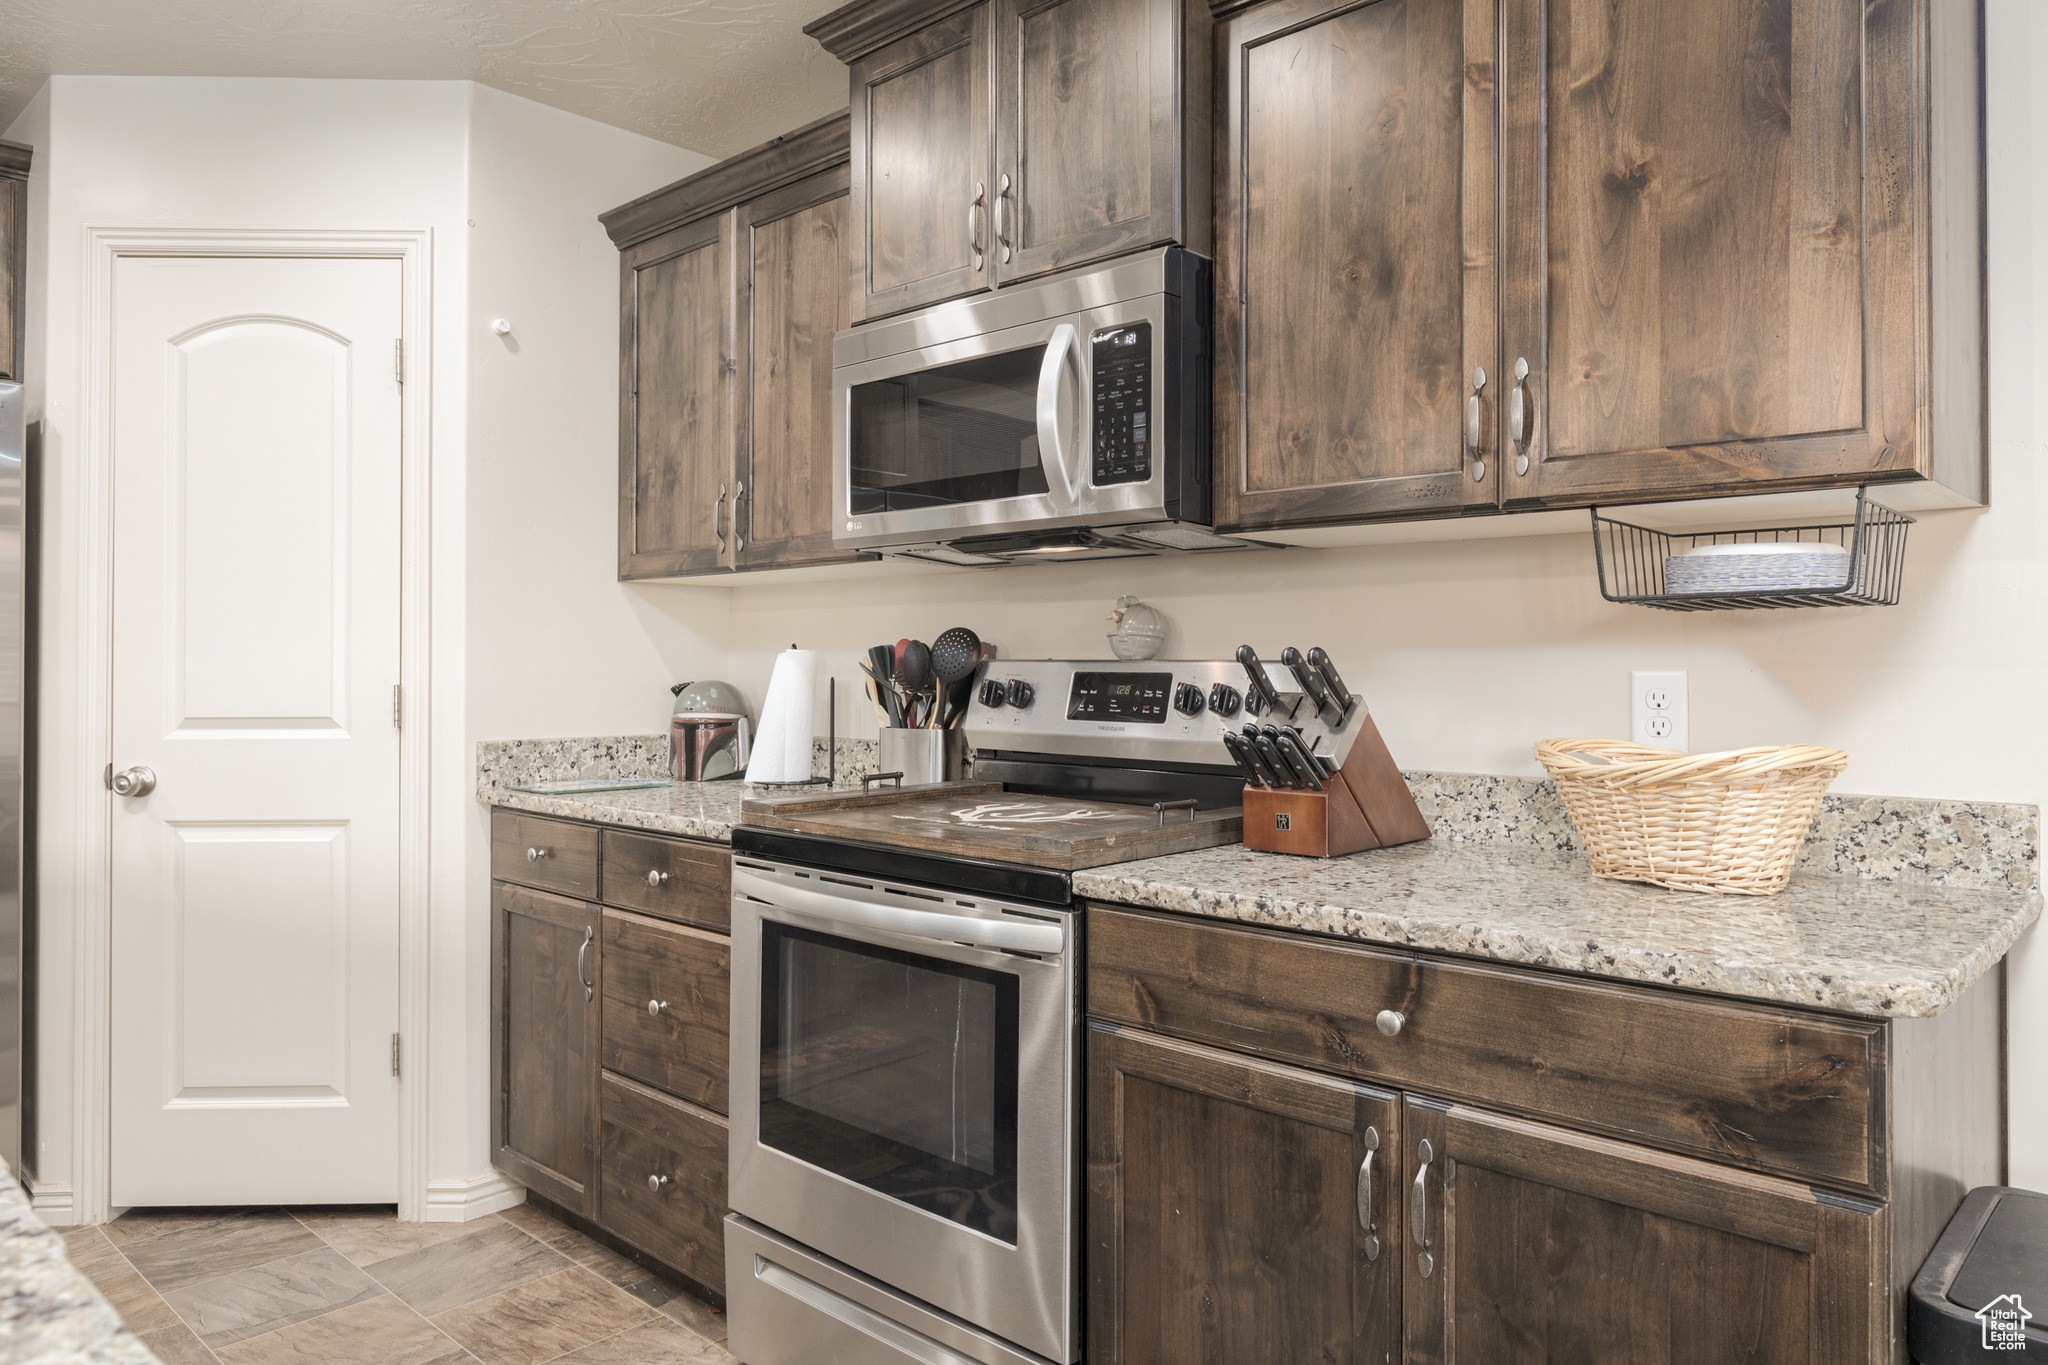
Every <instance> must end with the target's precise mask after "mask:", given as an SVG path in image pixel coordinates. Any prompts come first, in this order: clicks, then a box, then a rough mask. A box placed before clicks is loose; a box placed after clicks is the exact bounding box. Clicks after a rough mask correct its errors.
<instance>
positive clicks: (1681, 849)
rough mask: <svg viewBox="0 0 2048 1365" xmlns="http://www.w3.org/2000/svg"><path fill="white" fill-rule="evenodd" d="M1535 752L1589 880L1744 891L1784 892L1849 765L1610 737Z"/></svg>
mask: <svg viewBox="0 0 2048 1365" xmlns="http://www.w3.org/2000/svg"><path fill="white" fill-rule="evenodd" d="M1536 757H1537V759H1538V760H1540V761H1541V762H1542V764H1543V766H1544V767H1545V768H1548V769H1549V770H1550V775H1551V777H1553V778H1555V779H1556V781H1557V792H1558V795H1559V796H1562V797H1563V798H1564V808H1565V810H1566V811H1567V812H1569V813H1570V815H1571V818H1572V824H1573V825H1575V826H1577V828H1578V831H1579V837H1580V838H1582V839H1584V840H1585V841H1586V848H1587V851H1588V852H1589V853H1591V855H1592V858H1593V875H1594V876H1596V877H1612V878H1614V879H1616V880H1619V881H1631V882H1650V883H1652V884H1653V885H1656V886H1668V887H1671V888H1673V889H1674V890H1679V891H1711V892H1718V893H1732V894H1735V895H1742V896H1769V895H1775V894H1776V893H1777V892H1779V891H1782V890H1784V889H1785V883H1786V882H1787V881H1789V880H1790V879H1791V876H1792V862H1793V860H1794V859H1795V858H1797V857H1798V856H1799V845H1800V843H1801V842H1802V841H1803V840H1804V839H1805V838H1806V832H1807V830H1808V829H1809V828H1810V827H1811V826H1812V824H1813V816H1814V812H1815V811H1817V810H1819V809H1820V799H1821V797H1822V795H1823V794H1825V793H1826V791H1827V789H1828V784H1829V783H1831V782H1833V781H1834V780H1835V778H1836V777H1837V776H1838V775H1839V774H1840V773H1841V771H1842V769H1843V768H1845V767H1847V766H1848V763H1849V756H1848V755H1847V754H1845V753H1843V752H1842V751H1841V750H1840V749H1817V748H1815V747H1813V746H1812V745H1809V744H1791V745H1784V746H1771V747H1766V748H1760V749H1733V750H1730V751H1729V752H1727V753H1720V754H1681V753H1678V752H1676V751H1674V750H1671V749H1652V748H1649V747H1647V746H1645V745H1641V744H1624V743H1623V742H1621V741H1620V740H1614V739H1546V740H1543V741H1542V742H1541V743H1539V744H1537V746H1536Z"/></svg>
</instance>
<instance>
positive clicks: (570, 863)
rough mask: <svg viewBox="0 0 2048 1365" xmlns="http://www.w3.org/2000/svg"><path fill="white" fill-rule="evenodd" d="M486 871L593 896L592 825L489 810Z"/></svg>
mask: <svg viewBox="0 0 2048 1365" xmlns="http://www.w3.org/2000/svg"><path fill="white" fill-rule="evenodd" d="M491 876H492V877H493V878H495V879H497V880H498V881H501V882H517V883H519V884H520V885H521V886H537V887H539V888H540V889H541V890H543V891H559V892H561V893H562V894H563V895H565V896H574V897H576V898H577V899H578V900H586V901H594V900H596V899H597V827H596V826H595V825H578V824H572V823H571V822H569V821H567V820H550V819H548V818H547V817H546V816H545V815H527V814H525V813H524V812H522V811H514V810H506V809H504V808H503V807H499V808H498V809H495V810H493V811H492V812H491Z"/></svg>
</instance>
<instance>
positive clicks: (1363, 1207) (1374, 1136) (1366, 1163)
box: [1358, 1128, 1380, 1261]
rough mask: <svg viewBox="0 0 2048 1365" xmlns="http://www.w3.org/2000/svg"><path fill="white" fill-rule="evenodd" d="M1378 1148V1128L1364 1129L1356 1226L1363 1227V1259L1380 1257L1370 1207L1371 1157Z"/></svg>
mask: <svg viewBox="0 0 2048 1365" xmlns="http://www.w3.org/2000/svg"><path fill="white" fill-rule="evenodd" d="M1379 1149H1380V1130H1379V1129H1377V1128H1368V1129H1366V1130H1365V1160H1363V1161H1361V1162H1359V1163H1358V1226H1360V1227H1362V1228H1364V1229H1365V1259H1366V1260H1368V1261H1377V1260H1378V1259H1379V1258H1380V1224H1379V1219H1377V1218H1375V1217H1374V1216H1373V1208H1372V1159H1373V1156H1374V1154H1375V1153H1377V1152H1378V1151H1379Z"/></svg>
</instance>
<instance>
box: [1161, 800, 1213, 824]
mask: <svg viewBox="0 0 2048 1365" xmlns="http://www.w3.org/2000/svg"><path fill="white" fill-rule="evenodd" d="M1201 804H1202V803H1201V802H1200V801H1197V800H1196V799H1195V798H1194V797H1192V796H1190V797H1189V798H1188V799H1187V800H1185V801H1154V802H1153V803H1152V809H1153V811H1154V812H1156V813H1157V814H1158V816H1159V828H1161V829H1165V828H1166V812H1168V811H1170V810H1184V811H1186V812H1187V813H1188V823H1189V824H1191V825H1192V824H1193V823H1195V808H1196V807H1197V806H1200V805H1201Z"/></svg>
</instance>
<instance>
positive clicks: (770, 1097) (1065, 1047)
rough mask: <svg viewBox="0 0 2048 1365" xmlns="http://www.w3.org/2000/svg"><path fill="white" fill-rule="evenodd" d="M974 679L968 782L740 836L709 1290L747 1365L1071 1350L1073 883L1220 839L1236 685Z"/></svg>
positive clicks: (1024, 1363)
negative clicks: (722, 1160)
mask: <svg viewBox="0 0 2048 1365" xmlns="http://www.w3.org/2000/svg"><path fill="white" fill-rule="evenodd" d="M988 670H989V672H988V676H986V677H985V678H984V679H983V680H982V681H981V685H980V687H979V688H978V689H977V694H976V700H975V702H974V704H973V706H972V708H971V709H970V711H969V713H968V716H967V720H966V726H967V731H968V739H969V742H970V743H971V744H972V745H973V747H974V750H975V755H976V757H975V766H974V771H975V778H976V780H975V781H973V782H966V783H952V784H947V785H945V786H939V787H922V788H904V789H891V788H889V787H888V786H886V785H884V786H881V787H878V788H876V789H875V790H873V791H871V792H870V793H868V794H865V795H863V794H856V793H846V792H839V793H828V794H825V795H822V796H820V795H806V796H792V797H778V798H767V799H763V800H760V801H750V802H748V803H746V806H745V808H744V813H743V815H742V819H741V824H740V827H739V828H738V829H737V830H735V831H734V835H733V878H732V890H733V917H732V932H733V964H732V966H733V977H732V987H733V995H732V1076H733V1095H732V1152H731V1173H730V1186H729V1189H730V1201H731V1206H732V1210H733V1211H732V1213H731V1215H730V1216H729V1217H728V1218H727V1220H726V1265H727V1268H728V1269H727V1283H726V1293H727V1299H728V1312H729V1317H728V1323H729V1327H728V1333H729V1338H728V1348H729V1349H730V1350H731V1351H732V1352H733V1353H734V1354H735V1355H737V1356H738V1357H739V1358H740V1359H741V1360H742V1361H744V1362H746V1365H826V1363H827V1362H830V1363H831V1365H908V1363H909V1362H921V1363H922V1365H966V1363H967V1362H981V1365H1044V1363H1045V1362H1053V1363H1054V1365H1070V1363H1071V1362H1073V1361H1076V1360H1078V1359H1079V1357H1080V1350H1081V1342H1082V1334H1081V1321H1080V1318H1081V1283H1080V1276H1081V1266H1080V1255H1081V1245H1080V1196H1081V1188H1082V1186H1081V1131H1082V1129H1081V1113H1080V1102H1081V1009H1080V995H1081V981H1082V975H1081V974H1082V964H1083V943H1082V921H1081V918H1080V916H1079V915H1078V914H1076V913H1075V912H1076V908H1077V907H1076V906H1075V904H1074V900H1073V886H1072V874H1073V872H1074V871H1076V870H1077V869H1079V868H1084V867H1092V866H1100V865H1102V864H1106V863H1115V862H1124V861H1129V860H1132V859H1137V858H1145V857H1152V856H1156V855H1159V854H1164V853H1170V852H1180V851H1184V850H1187V849H1191V848H1201V847H1207V846H1211V845H1215V844H1223V843H1235V842H1237V841H1238V840H1239V838H1240V837H1241V835H1242V828H1243V825H1242V814H1241V810H1240V807H1241V805H1242V801H1243V791H1244V784H1245V778H1244V775H1243V772H1242V771H1241V770H1240V768H1239V767H1238V766H1237V765H1236V763H1235V762H1234V761H1233V758H1232V756H1231V754H1230V752H1229V750H1228V749H1227V748H1226V747H1225V744H1224V740H1223V732H1224V730H1225V728H1226V727H1227V726H1234V725H1235V724H1237V723H1239V722H1242V721H1243V720H1244V716H1243V715H1242V714H1240V712H1241V710H1242V709H1243V707H1244V705H1245V691H1246V687H1247V683H1248V678H1247V674H1246V671H1245V669H1244V668H1243V667H1241V666H1240V665H1239V664H1237V663H1182V662H1164V661H1148V662H1143V663H1126V662H1117V663H1056V662H1025V663H1010V662H998V663H993V664H990V665H988ZM1283 676H1284V675H1283ZM1288 681H1292V680H1291V679H1288ZM1289 691H1290V694H1292V695H1298V692H1299V689H1289ZM1251 705H1252V707H1253V709H1258V708H1259V706H1260V699H1259V698H1258V697H1257V696H1254V697H1253V699H1252V702H1251ZM1310 742H1311V743H1314V742H1315V741H1314V739H1313V738H1311V740H1310Z"/></svg>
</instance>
